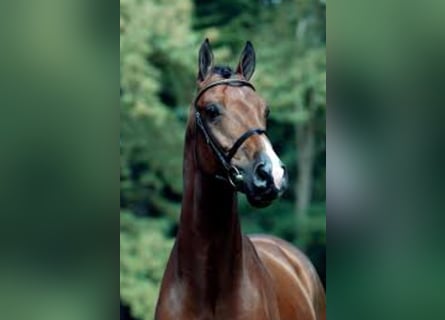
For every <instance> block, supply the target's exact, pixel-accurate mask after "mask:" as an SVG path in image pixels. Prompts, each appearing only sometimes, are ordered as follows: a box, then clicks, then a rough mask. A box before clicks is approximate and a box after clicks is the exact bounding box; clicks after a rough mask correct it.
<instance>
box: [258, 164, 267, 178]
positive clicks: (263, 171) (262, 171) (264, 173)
mask: <svg viewBox="0 0 445 320" xmlns="http://www.w3.org/2000/svg"><path fill="white" fill-rule="evenodd" d="M256 174H257V175H258V177H260V178H261V179H263V180H266V179H267V171H266V166H265V164H264V163H262V162H261V163H260V164H258V166H257V167H256Z"/></svg>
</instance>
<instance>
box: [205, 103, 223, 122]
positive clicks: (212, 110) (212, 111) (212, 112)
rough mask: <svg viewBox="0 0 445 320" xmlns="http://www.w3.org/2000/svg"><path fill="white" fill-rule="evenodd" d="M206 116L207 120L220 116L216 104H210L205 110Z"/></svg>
mask: <svg viewBox="0 0 445 320" xmlns="http://www.w3.org/2000/svg"><path fill="white" fill-rule="evenodd" d="M205 111H206V114H207V116H208V117H209V118H211V119H214V118H216V117H217V116H219V115H220V114H221V112H220V111H219V108H218V106H217V105H216V104H210V105H208V106H207V107H206V108H205Z"/></svg>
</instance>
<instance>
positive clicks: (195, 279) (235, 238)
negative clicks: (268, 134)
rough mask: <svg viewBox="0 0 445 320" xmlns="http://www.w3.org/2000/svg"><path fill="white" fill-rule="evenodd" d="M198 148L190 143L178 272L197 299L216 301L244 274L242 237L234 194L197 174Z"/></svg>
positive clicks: (187, 155) (228, 187)
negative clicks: (217, 296) (196, 154)
mask: <svg viewBox="0 0 445 320" xmlns="http://www.w3.org/2000/svg"><path fill="white" fill-rule="evenodd" d="M195 143H196V141H195V139H192V140H190V139H186V146H185V152H184V196H183V200H182V211H181V219H180V225H179V230H178V237H177V253H178V259H177V262H178V264H177V267H178V269H177V270H178V275H179V277H181V278H182V279H183V280H185V281H186V282H187V283H188V285H190V286H191V288H192V289H193V290H195V292H194V293H195V294H196V295H202V296H203V298H204V299H205V298H208V299H215V298H216V295H220V294H221V292H222V291H224V290H225V289H227V290H229V291H230V290H231V289H233V285H234V284H235V283H236V280H237V279H238V277H237V276H238V275H239V274H240V272H241V271H242V235H241V228H240V223H239V219H238V210H237V197H236V192H235V191H234V190H233V189H232V188H231V187H230V186H229V185H228V184H227V183H226V182H224V181H219V180H216V179H215V178H214V177H212V176H208V175H206V174H204V173H202V172H201V171H200V170H199V167H198V164H197V163H196V157H195V152H194V148H195V145H194V144H195ZM204 299H203V300H204ZM198 301H202V300H198Z"/></svg>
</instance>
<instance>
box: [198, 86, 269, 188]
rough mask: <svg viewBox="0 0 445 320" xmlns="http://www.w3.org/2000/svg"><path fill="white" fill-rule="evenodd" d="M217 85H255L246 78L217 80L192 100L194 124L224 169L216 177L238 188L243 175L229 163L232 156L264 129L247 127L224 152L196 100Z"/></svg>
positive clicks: (263, 131)
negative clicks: (223, 171)
mask: <svg viewBox="0 0 445 320" xmlns="http://www.w3.org/2000/svg"><path fill="white" fill-rule="evenodd" d="M219 85H228V86H238V87H242V86H248V87H250V88H252V89H253V90H254V91H255V87H254V86H253V85H252V84H251V83H250V82H248V81H246V80H240V79H224V80H218V81H215V82H212V83H209V84H208V85H207V86H205V87H204V88H202V89H201V90H200V91H199V92H198V94H197V95H196V98H195V100H194V103H193V105H194V107H195V119H196V125H197V126H198V128H199V129H200V130H201V132H202V133H203V135H204V138H205V140H206V143H207V145H209V146H210V148H211V149H212V151H213V153H214V154H215V156H216V158H217V159H218V161H219V163H220V164H221V165H222V167H223V168H224V170H225V176H220V175H216V177H217V178H218V179H223V180H226V181H228V182H229V183H230V184H231V185H232V186H233V187H234V188H235V189H237V190H238V189H239V188H240V186H241V183H242V182H243V176H242V174H241V173H240V172H239V171H238V169H237V168H236V167H235V166H234V165H232V164H231V160H232V158H233V157H234V156H235V154H236V152H237V151H238V149H239V148H240V147H241V146H242V144H243V143H244V142H245V141H246V140H247V139H249V138H250V137H251V136H253V135H255V134H263V133H265V132H266V131H265V130H264V129H260V128H253V129H249V130H247V131H246V132H244V133H243V134H242V135H241V136H240V137H239V138H238V139H237V140H236V141H235V143H234V144H233V146H232V147H231V148H230V149H229V151H228V152H227V153H226V152H225V151H224V149H223V148H222V147H221V145H220V144H219V143H218V141H217V140H216V139H215V137H214V136H213V134H212V133H211V131H210V128H209V127H208V125H207V123H206V122H205V121H204V119H203V117H202V116H201V113H200V112H199V108H198V105H197V103H198V100H199V98H201V96H202V95H203V94H204V92H206V91H207V90H209V89H210V88H213V87H216V86H219Z"/></svg>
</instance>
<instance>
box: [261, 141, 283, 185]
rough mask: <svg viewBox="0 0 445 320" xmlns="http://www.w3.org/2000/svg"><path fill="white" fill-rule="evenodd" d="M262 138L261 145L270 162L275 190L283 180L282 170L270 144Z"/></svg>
mask: <svg viewBox="0 0 445 320" xmlns="http://www.w3.org/2000/svg"><path fill="white" fill-rule="evenodd" d="M262 138H263V144H264V152H265V153H266V155H267V156H268V157H269V159H270V161H271V162H272V178H273V182H274V184H275V187H276V188H277V189H280V188H281V187H282V184H283V178H284V169H283V167H282V165H281V161H280V158H278V156H277V154H276V153H275V151H274V150H273V148H272V145H271V144H270V142H269V140H268V139H267V138H266V137H264V136H263V137H262Z"/></svg>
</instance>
